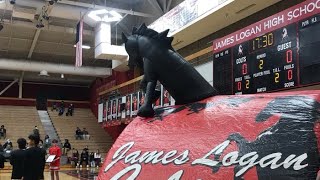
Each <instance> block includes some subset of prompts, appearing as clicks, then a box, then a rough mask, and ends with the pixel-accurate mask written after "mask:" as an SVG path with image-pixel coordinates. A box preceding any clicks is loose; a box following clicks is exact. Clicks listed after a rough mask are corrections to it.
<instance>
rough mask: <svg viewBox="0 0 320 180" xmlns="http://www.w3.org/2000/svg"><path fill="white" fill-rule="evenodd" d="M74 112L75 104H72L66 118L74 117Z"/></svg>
mask: <svg viewBox="0 0 320 180" xmlns="http://www.w3.org/2000/svg"><path fill="white" fill-rule="evenodd" d="M73 111H74V106H73V104H70V105H69V107H68V111H67V113H66V116H68V115H70V116H72V115H73Z"/></svg>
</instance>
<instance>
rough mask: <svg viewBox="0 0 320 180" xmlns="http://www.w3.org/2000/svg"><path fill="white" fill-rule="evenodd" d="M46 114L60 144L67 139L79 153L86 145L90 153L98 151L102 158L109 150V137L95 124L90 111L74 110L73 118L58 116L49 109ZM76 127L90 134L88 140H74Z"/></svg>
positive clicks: (110, 139)
mask: <svg viewBox="0 0 320 180" xmlns="http://www.w3.org/2000/svg"><path fill="white" fill-rule="evenodd" d="M48 112H49V115H50V118H51V120H52V123H53V125H54V127H55V129H56V131H57V133H58V136H59V138H60V140H61V142H62V143H63V142H64V139H69V142H70V144H71V147H72V148H75V149H77V150H78V151H79V153H81V152H82V150H83V148H84V147H85V146H87V145H88V148H89V151H90V152H93V151H94V152H95V151H96V150H97V149H99V150H100V153H101V154H102V157H104V156H105V154H106V153H107V152H108V150H109V149H110V148H111V146H112V144H113V140H112V138H111V136H110V135H109V134H108V133H106V132H105V131H104V130H103V128H102V127H101V126H100V125H99V124H98V123H97V121H96V118H95V117H94V115H93V114H92V112H91V110H90V109H81V108H76V109H75V111H74V114H73V116H66V115H65V114H64V115H63V116H59V115H58V112H57V111H51V108H48ZM76 127H79V128H80V129H81V130H82V129H83V128H86V129H87V131H88V132H89V134H90V140H76V139H75V131H76Z"/></svg>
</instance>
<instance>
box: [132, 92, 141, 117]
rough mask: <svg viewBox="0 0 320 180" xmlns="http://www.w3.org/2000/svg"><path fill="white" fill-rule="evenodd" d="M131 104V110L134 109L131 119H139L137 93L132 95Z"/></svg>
mask: <svg viewBox="0 0 320 180" xmlns="http://www.w3.org/2000/svg"><path fill="white" fill-rule="evenodd" d="M131 104H132V105H131V108H132V111H131V117H132V118H134V117H137V113H138V110H139V98H138V92H135V93H133V94H132V103H131Z"/></svg>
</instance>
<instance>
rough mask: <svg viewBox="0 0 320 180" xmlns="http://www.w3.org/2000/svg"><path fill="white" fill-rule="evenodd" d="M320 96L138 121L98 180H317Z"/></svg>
mask: <svg viewBox="0 0 320 180" xmlns="http://www.w3.org/2000/svg"><path fill="white" fill-rule="evenodd" d="M319 120H320V90H317V91H301V92H297V91H296V92H289V93H270V94H257V95H241V96H238V95H234V96H215V97H211V98H208V99H205V100H203V101H199V102H196V103H192V104H188V105H180V106H174V107H164V108H159V109H156V116H155V117H154V118H149V119H145V118H140V117H137V118H135V119H134V121H133V122H131V123H130V124H129V125H128V126H127V128H126V129H125V130H124V131H123V132H122V134H121V135H120V136H119V138H118V139H117V141H116V142H115V144H114V145H113V146H112V148H111V149H110V151H109V152H108V154H107V156H106V158H105V162H104V164H103V166H102V168H101V169H100V172H99V177H98V179H99V180H118V179H119V180H120V179H121V180H122V179H139V180H150V179H156V180H180V179H181V180H182V179H185V180H198V179H201V180H238V179H245V180H265V179H270V180H281V179H283V180H287V179H305V180H315V179H316V176H317V172H318V170H319V149H320V139H319V138H320V124H319V122H320V121H319Z"/></svg>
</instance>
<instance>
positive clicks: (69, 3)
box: [58, 0, 154, 17]
mask: <svg viewBox="0 0 320 180" xmlns="http://www.w3.org/2000/svg"><path fill="white" fill-rule="evenodd" d="M58 3H59V4H66V5H71V6H78V7H84V8H89V9H106V10H109V11H111V10H114V11H116V12H118V13H124V14H130V15H133V16H142V17H154V15H152V14H147V13H142V12H137V11H133V10H126V9H118V8H112V7H106V6H99V5H94V4H88V3H82V2H75V1H69V0H61V1H58Z"/></svg>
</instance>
